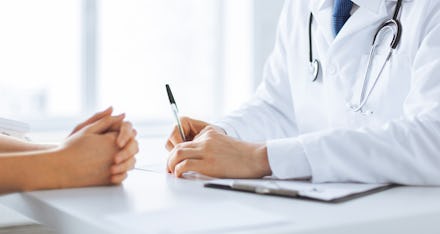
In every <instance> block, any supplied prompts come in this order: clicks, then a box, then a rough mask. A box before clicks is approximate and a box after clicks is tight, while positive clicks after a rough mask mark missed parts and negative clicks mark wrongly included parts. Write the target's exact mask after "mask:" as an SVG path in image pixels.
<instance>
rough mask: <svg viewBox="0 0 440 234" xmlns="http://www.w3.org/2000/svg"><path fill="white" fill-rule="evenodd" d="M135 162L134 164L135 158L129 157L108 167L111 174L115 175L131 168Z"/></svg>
mask: <svg viewBox="0 0 440 234" xmlns="http://www.w3.org/2000/svg"><path fill="white" fill-rule="evenodd" d="M135 164H136V158H135V157H132V158H129V159H128V160H126V161H124V162H122V163H119V164H116V165H113V166H112V167H111V168H110V173H111V174H112V175H116V174H121V173H124V172H127V171H129V170H131V169H133V168H134V165H135Z"/></svg>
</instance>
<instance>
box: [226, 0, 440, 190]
mask: <svg viewBox="0 0 440 234" xmlns="http://www.w3.org/2000/svg"><path fill="white" fill-rule="evenodd" d="M353 2H354V3H355V4H356V5H358V6H359V8H358V9H357V10H356V11H355V12H354V14H353V15H352V16H351V18H350V19H349V20H348V21H347V23H346V24H345V25H344V27H343V28H342V30H341V31H340V33H339V34H338V35H337V37H336V38H335V37H334V36H333V34H332V30H331V14H332V4H333V1H332V0H287V1H286V4H285V7H284V10H283V12H282V15H281V17H280V23H279V26H278V33H277V41H276V45H275V48H274V50H273V52H272V54H271V56H270V57H269V59H268V61H267V64H266V68H265V72H264V81H263V82H262V84H261V85H260V87H259V88H258V90H257V92H256V95H255V96H254V97H253V98H252V100H250V101H249V102H248V103H247V104H245V105H244V106H243V107H242V108H240V109H239V110H238V111H236V112H233V113H232V114H230V115H228V116H227V117H225V118H224V119H223V120H222V121H220V122H219V123H218V125H220V126H221V127H222V128H224V129H225V130H226V132H227V133H228V134H229V135H232V136H234V137H237V138H239V139H242V140H246V141H252V142H262V141H265V142H266V143H267V147H268V158H269V163H270V166H271V169H272V172H273V175H274V176H276V177H279V178H299V177H309V176H311V178H312V180H313V181H314V182H346V181H354V182H366V183H398V184H407V185H440V105H439V104H440V1H438V0H417V1H409V0H407V1H404V2H403V5H402V10H401V16H400V20H401V22H402V26H403V34H402V40H401V43H400V45H399V47H398V48H397V49H396V50H395V51H394V53H393V55H392V57H391V60H390V61H389V62H388V63H387V65H386V67H385V70H384V72H383V73H382V75H381V77H380V79H379V81H378V83H377V86H376V87H375V89H374V91H373V92H372V95H371V97H370V98H369V100H368V103H367V107H366V109H368V110H371V111H373V114H372V115H368V116H365V115H361V114H359V113H354V112H353V111H351V110H349V109H348V107H347V103H348V102H349V101H352V100H356V99H359V92H360V91H357V90H359V84H360V82H362V81H363V77H362V75H363V73H364V70H365V67H366V63H367V62H366V61H367V57H368V56H367V55H368V53H369V50H370V46H371V43H372V39H373V36H374V33H375V31H376V30H377V28H378V27H379V25H380V24H381V23H383V22H384V21H385V20H386V19H390V18H391V17H392V14H393V12H394V7H395V3H396V1H395V0H353ZM310 12H313V14H314V18H315V20H314V24H313V48H314V58H317V59H319V60H320V62H321V64H322V72H321V74H320V77H319V78H318V79H319V80H318V82H314V83H313V82H311V74H310V70H309V67H310V65H309V57H308V55H309V54H308V53H309V46H308V45H309V43H308V20H309V14H310ZM384 40H385V41H386V40H389V38H386V37H385V38H384ZM388 45H389V42H384V43H382V46H380V49H379V51H378V53H377V55H376V56H375V59H374V61H375V62H374V64H373V65H374V66H373V67H374V68H373V73H372V74H377V70H378V68H377V67H378V66H377V65H378V64H379V65H381V64H382V63H383V61H384V59H385V52H386V51H387V49H388Z"/></svg>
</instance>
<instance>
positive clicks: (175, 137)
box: [166, 126, 183, 151]
mask: <svg viewBox="0 0 440 234" xmlns="http://www.w3.org/2000/svg"><path fill="white" fill-rule="evenodd" d="M182 142H183V140H182V137H181V136H180V133H179V128H178V127H177V126H174V128H173V131H172V132H171V135H170V137H169V138H168V141H167V145H166V147H167V149H168V150H169V151H170V150H172V149H173V148H174V146H176V145H177V144H179V143H182Z"/></svg>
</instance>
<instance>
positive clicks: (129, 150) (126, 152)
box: [115, 139, 139, 164]
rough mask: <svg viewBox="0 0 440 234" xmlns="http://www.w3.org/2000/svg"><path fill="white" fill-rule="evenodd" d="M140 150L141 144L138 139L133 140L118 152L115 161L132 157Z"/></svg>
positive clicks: (118, 161)
mask: <svg viewBox="0 0 440 234" xmlns="http://www.w3.org/2000/svg"><path fill="white" fill-rule="evenodd" d="M138 152H139V144H138V142H137V141H136V140H134V139H133V140H131V141H129V142H128V144H127V145H126V146H125V147H124V149H122V150H121V151H120V152H119V153H117V154H116V157H115V163H116V164H119V163H121V162H123V161H125V160H127V159H129V158H130V157H134V156H135V155H136V154H137V153H138Z"/></svg>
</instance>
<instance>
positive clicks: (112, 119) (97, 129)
mask: <svg viewBox="0 0 440 234" xmlns="http://www.w3.org/2000/svg"><path fill="white" fill-rule="evenodd" d="M124 118H125V115H124V114H122V115H118V116H106V117H104V118H102V119H100V120H98V121H96V122H95V123H93V124H91V125H89V126H87V127H86V131H87V132H90V133H98V134H99V133H105V132H107V131H109V129H111V127H112V126H113V125H114V124H116V123H119V122H122V120H123V119H124Z"/></svg>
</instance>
